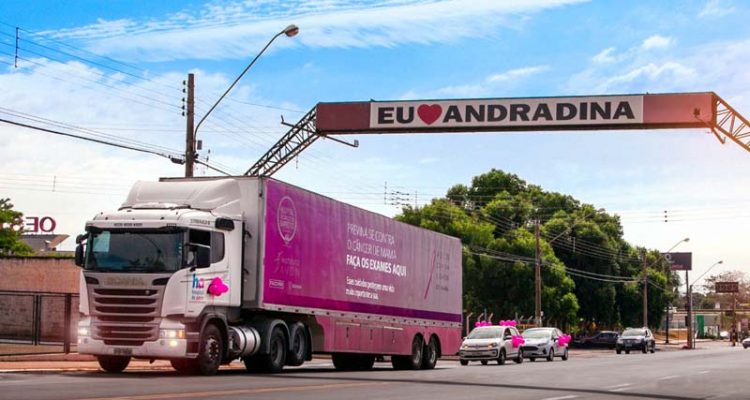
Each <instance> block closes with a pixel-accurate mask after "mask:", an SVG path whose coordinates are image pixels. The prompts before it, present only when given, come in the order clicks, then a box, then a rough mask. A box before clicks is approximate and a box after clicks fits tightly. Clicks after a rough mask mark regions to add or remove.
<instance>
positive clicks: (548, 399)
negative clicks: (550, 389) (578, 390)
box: [542, 394, 578, 400]
mask: <svg viewBox="0 0 750 400" xmlns="http://www.w3.org/2000/svg"><path fill="white" fill-rule="evenodd" d="M576 397H578V396H573V395H572V394H571V395H568V396H560V397H546V398H543V399H542V400H565V399H575V398H576Z"/></svg>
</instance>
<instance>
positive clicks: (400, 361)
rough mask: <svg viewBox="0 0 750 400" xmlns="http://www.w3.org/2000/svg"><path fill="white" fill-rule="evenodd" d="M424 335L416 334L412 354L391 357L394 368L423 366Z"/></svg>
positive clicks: (412, 343) (412, 344)
mask: <svg viewBox="0 0 750 400" xmlns="http://www.w3.org/2000/svg"><path fill="white" fill-rule="evenodd" d="M422 347H423V344H422V337H421V336H415V337H414V341H412V342H411V355H410V356H393V357H391V364H392V365H393V369H397V370H403V369H419V368H421V367H422Z"/></svg>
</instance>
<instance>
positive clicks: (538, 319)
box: [534, 218, 542, 326]
mask: <svg viewBox="0 0 750 400" xmlns="http://www.w3.org/2000/svg"><path fill="white" fill-rule="evenodd" d="M539 236H540V233H539V218H537V219H536V220H534V237H535V239H536V251H535V254H536V265H535V267H534V323H535V324H536V326H542V252H541V251H540V247H539Z"/></svg>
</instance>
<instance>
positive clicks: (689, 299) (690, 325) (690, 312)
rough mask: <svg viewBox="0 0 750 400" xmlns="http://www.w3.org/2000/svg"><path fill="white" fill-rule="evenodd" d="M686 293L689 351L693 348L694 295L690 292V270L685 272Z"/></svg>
mask: <svg viewBox="0 0 750 400" xmlns="http://www.w3.org/2000/svg"><path fill="white" fill-rule="evenodd" d="M685 293H686V294H687V299H685V300H686V304H685V308H687V321H686V322H687V324H685V325H686V328H687V347H688V349H692V348H693V294H692V293H691V290H690V280H689V279H688V270H687V269H686V270H685Z"/></svg>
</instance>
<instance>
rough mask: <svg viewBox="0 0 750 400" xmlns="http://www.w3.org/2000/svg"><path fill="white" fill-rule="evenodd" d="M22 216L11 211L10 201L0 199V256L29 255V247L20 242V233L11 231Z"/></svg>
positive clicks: (30, 252)
mask: <svg viewBox="0 0 750 400" xmlns="http://www.w3.org/2000/svg"><path fill="white" fill-rule="evenodd" d="M22 216H23V214H21V213H20V212H18V211H15V210H13V204H12V203H11V202H10V199H7V198H6V199H0V256H9V255H29V254H32V253H33V250H32V249H31V247H29V246H28V245H27V244H26V243H24V242H22V241H21V231H20V230H15V229H13V227H12V226H13V224H16V223H17V222H18V221H19V220H20V219H21V217H22Z"/></svg>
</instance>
